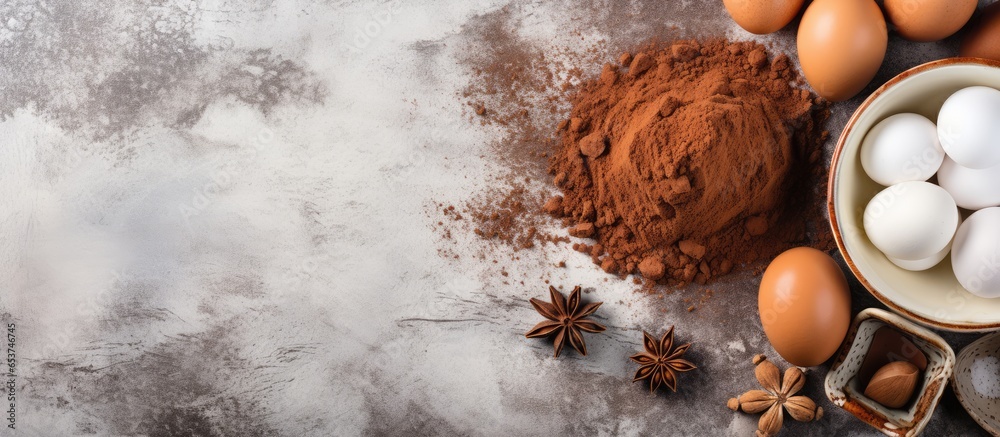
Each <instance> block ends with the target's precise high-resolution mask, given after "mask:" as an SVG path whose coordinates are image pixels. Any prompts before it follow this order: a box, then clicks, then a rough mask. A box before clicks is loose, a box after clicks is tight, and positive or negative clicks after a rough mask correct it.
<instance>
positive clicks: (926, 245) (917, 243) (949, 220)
mask: <svg viewBox="0 0 1000 437" xmlns="http://www.w3.org/2000/svg"><path fill="white" fill-rule="evenodd" d="M958 220H959V214H958V206H956V205H955V201H954V200H952V198H951V195H950V194H948V192H947V191H945V190H944V188H941V187H939V186H937V185H934V184H932V183H929V182H919V181H911V182H902V183H899V184H896V185H893V186H891V187H889V188H886V189H884V190H882V191H881V192H879V193H878V194H876V195H875V197H874V198H872V200H871V201H870V202H868V206H867V207H865V215H864V219H863V223H864V228H865V233H866V234H867V235H868V239H869V240H871V242H872V244H874V245H875V247H877V248H878V250H880V251H882V253H884V254H885V255H886V256H888V257H890V258H895V259H897V260H904V261H917V260H923V259H926V258H930V257H932V256H934V255H936V254H938V253H939V252H941V250H943V249H944V248H945V247H947V246H948V243H950V242H951V238H952V237H953V236H954V235H955V230H956V229H957V228H958Z"/></svg>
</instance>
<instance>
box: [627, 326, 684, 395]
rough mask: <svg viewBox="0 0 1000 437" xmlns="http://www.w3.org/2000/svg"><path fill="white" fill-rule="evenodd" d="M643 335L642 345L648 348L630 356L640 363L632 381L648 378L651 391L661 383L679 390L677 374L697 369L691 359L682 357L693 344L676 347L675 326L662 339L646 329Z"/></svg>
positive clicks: (671, 388)
mask: <svg viewBox="0 0 1000 437" xmlns="http://www.w3.org/2000/svg"><path fill="white" fill-rule="evenodd" d="M642 337H643V338H642V345H643V347H645V348H646V352H642V353H638V354H635V355H632V356H631V357H629V359H630V360H632V361H635V362H637V363H639V364H640V366H639V370H637V371H636V372H635V378H634V379H632V382H636V381H639V380H643V379H648V380H649V391H650V392H653V391H656V389H657V388H659V387H660V384H666V385H667V387H670V390H673V391H677V374H678V373H680V372H688V371H691V370H694V369H697V367H695V365H694V364H692V363H691V362H690V361H688V360H685V359H683V358H681V357H682V356H684V353H685V352H687V350H688V348H689V347H691V344H690V343H688V344H683V345H680V346H677V347H676V348H675V347H674V327H673V326H671V327H670V330H668V331H667V333H666V334H663V337H662V338H660V341H656V339H655V338H653V336H652V335H649V334H648V333H647V332H645V331H643V333H642Z"/></svg>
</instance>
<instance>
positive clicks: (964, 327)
mask: <svg viewBox="0 0 1000 437" xmlns="http://www.w3.org/2000/svg"><path fill="white" fill-rule="evenodd" d="M960 64H971V65H982V66H987V67H994V68H1000V61H994V60H990V59H982V58H969V57H958V58H947V59H941V60H937V61H931V62H927V63H924V64H920V65H918V66H916V67H913V68H910V69H909V70H906V71H904V72H902V73H899V74H898V75H896V77H893V78H892V79H889V80H888V81H887V82H886V83H884V84H882V86H880V87H878V89H876V90H875V91H874V92H872V94H871V95H869V96H868V98H866V99H865V100H864V102H862V103H861V105H860V106H858V108H857V109H856V110H855V111H854V114H852V115H851V118H850V119H849V120H848V121H847V124H846V125H845V126H844V129H843V130H842V131H840V138H838V139H837V146H836V147H835V148H834V151H833V157H832V159H831V160H830V175H829V176H828V179H827V187H826V190H827V191H826V202H827V203H826V207H827V211H828V213H829V216H830V228H831V229H832V230H833V239H834V241H836V242H837V249H838V250H839V251H840V255H841V256H843V257H844V261H845V262H846V263H847V266H848V268H850V269H851V272H852V273H854V276H855V277H856V278H858V281H860V282H861V285H864V287H865V289H866V290H868V293H870V294H871V295H872V296H875V298H876V299H878V300H879V302H882V304H883V305H885V306H887V307H889V308H891V309H892V310H893V311H895V312H897V313H899V314H902V315H904V316H906V317H908V318H909V319H911V320H914V321H916V322H919V323H922V324H924V325H926V326H930V327H932V328H938V329H944V330H948V331H954V332H983V331H993V330H996V329H1000V321H997V322H994V323H963V324H956V323H948V322H943V321H940V320H935V319H931V318H928V317H924V316H921V315H919V314H916V313H913V312H911V311H909V310H907V309H906V308H903V307H901V306H899V305H897V304H896V303H895V302H893V301H892V300H891V299H889V298H888V297H886V296H884V295H882V293H879V292H878V291H877V290H875V287H873V286H872V285H871V283H869V282H868V279H866V278H865V277H864V275H862V274H861V272H860V271H859V270H858V267H857V266H856V265H855V264H854V259H853V258H851V255H850V253H848V252H847V247H846V246H845V245H844V241H843V236H842V235H841V232H840V226H839V225H838V224H837V211H836V207H835V202H834V199H833V191H834V189H835V188H836V185H835V180H836V177H837V174H838V173H839V166H838V165H837V164H838V163H839V162H840V154H841V151H843V148H844V143H845V142H846V141H847V137H848V134H850V132H851V130H852V129H854V125H855V124H856V123H857V121H858V119H859V118H860V117H861V114H862V113H864V112H865V111H866V110H867V109H868V107H869V106H871V104H872V103H873V102H874V101H875V99H877V98H878V97H879V96H881V95H882V93H884V92H885V91H886V90H888V89H889V88H892V87H893V86H895V85H897V84H898V83H900V82H902V81H904V80H906V79H909V78H910V77H911V76H913V75H916V74H919V73H923V72H925V71H929V70H933V69H935V68H940V67H944V66H950V65H960Z"/></svg>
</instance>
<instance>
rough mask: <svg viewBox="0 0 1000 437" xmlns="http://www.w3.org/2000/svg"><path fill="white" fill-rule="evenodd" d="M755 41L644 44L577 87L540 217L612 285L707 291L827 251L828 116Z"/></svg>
mask: <svg viewBox="0 0 1000 437" xmlns="http://www.w3.org/2000/svg"><path fill="white" fill-rule="evenodd" d="M801 83H802V81H801V78H800V77H799V76H798V75H797V74H796V72H795V71H794V70H793V69H792V67H791V65H790V61H789V59H788V57H787V56H785V55H777V56H773V57H770V56H769V55H768V53H767V51H766V50H765V48H764V47H763V46H762V45H760V44H756V43H751V42H735V43H734V42H728V41H724V40H712V41H705V42H698V41H681V42H676V43H673V44H669V45H662V44H653V45H650V46H648V47H646V48H644V49H642V50H640V51H638V52H637V53H636V54H635V55H634V56H633V55H630V54H625V55H623V56H622V57H621V59H620V60H619V62H618V63H617V64H610V63H609V64H606V65H605V66H604V68H603V70H602V72H601V74H600V76H599V77H597V78H595V79H593V80H590V81H588V82H586V83H584V84H583V85H582V86H581V87H580V88H579V90H578V93H577V94H576V95H575V97H574V98H573V101H572V103H573V109H572V111H571V114H570V117H569V118H568V119H567V120H565V121H564V122H562V123H561V124H560V125H559V129H560V130H561V132H562V141H561V144H560V146H559V147H558V148H557V151H556V152H555V154H554V156H553V157H552V159H551V161H550V172H551V173H552V175H553V176H554V182H555V185H556V186H558V187H559V188H560V189H561V190H562V192H563V195H562V196H557V197H553V198H552V199H550V200H549V202H548V203H547V204H546V205H545V209H546V211H547V212H549V213H552V214H553V215H556V216H558V217H564V218H565V219H564V224H565V225H567V226H569V227H570V229H569V233H570V234H571V235H574V236H576V237H580V238H588V239H593V240H595V241H596V243H595V244H592V245H591V244H589V243H580V244H577V245H575V248H576V249H577V250H580V251H582V252H586V253H589V254H590V255H591V256H592V258H593V260H594V262H595V263H597V264H599V265H600V266H601V268H603V269H604V270H605V271H607V272H609V273H614V274H619V275H625V274H631V273H641V274H642V275H643V276H644V277H646V278H647V279H650V280H654V281H661V282H668V283H674V284H683V283H688V282H692V281H695V282H698V283H702V284H704V283H706V282H707V281H709V280H710V279H711V278H712V277H715V276H718V275H721V274H725V273H728V272H729V271H731V270H733V269H734V268H738V267H740V266H743V265H748V264H752V263H755V262H757V261H760V260H767V259H770V258H772V257H774V256H776V255H777V254H778V253H780V252H781V251H783V250H785V249H788V248H790V247H793V246H799V245H810V244H812V245H817V244H818V245H820V246H821V248H822V249H829V247H823V246H828V245H830V243H829V241H830V238H829V231H828V229H827V228H826V226H825V224H824V223H823V218H822V214H821V209H820V208H817V207H816V205H818V204H819V203H821V199H822V195H823V194H824V191H825V190H823V189H822V186H823V180H824V178H823V177H822V176H823V174H824V166H823V162H822V159H821V158H822V143H823V142H824V141H825V139H826V136H827V134H826V132H825V131H824V130H823V124H824V122H825V120H826V118H827V117H828V114H829V111H828V109H827V107H826V104H825V103H824V102H823V101H821V100H820V99H819V98H818V97H816V96H814V95H812V94H811V93H810V92H808V91H806V90H805V89H802V88H800V87H799V86H800V85H801Z"/></svg>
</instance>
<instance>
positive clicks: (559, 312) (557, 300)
mask: <svg viewBox="0 0 1000 437" xmlns="http://www.w3.org/2000/svg"><path fill="white" fill-rule="evenodd" d="M549 296H550V298H551V299H552V303H548V302H542V301H541V300H538V299H535V298H531V306H533V307H535V311H538V314H541V315H542V316H544V317H545V318H546V319H548V320H546V321H543V322H541V323H539V324H537V325H535V327H534V328H531V330H530V331H528V332H527V333H525V334H524V336H525V337H528V338H535V337H548V336H550V335H555V336H556V339H555V349H556V353H555V356H556V357H558V356H559V353H560V352H562V349H563V346H564V345H565V344H566V341H567V340H568V341H569V344H570V346H573V349H576V351H577V352H579V353H580V354H581V355H587V345H586V344H584V342H583V334H582V333H581V332H580V331H586V332H601V331H603V330H605V329H607V328H605V327H604V326H603V325H600V324H598V323H596V322H593V321H590V320H586V319H584V317H587V316H589V315H591V314H593V313H594V311H597V307H599V306H601V302H593V303H589V304H587V305H584V306H582V307H581V306H580V287H579V286H576V287H574V288H573V292H572V293H570V295H569V301H567V300H566V298H565V297H563V295H562V293H560V292H559V291H558V290H556V288H555V287H552V286H549Z"/></svg>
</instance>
